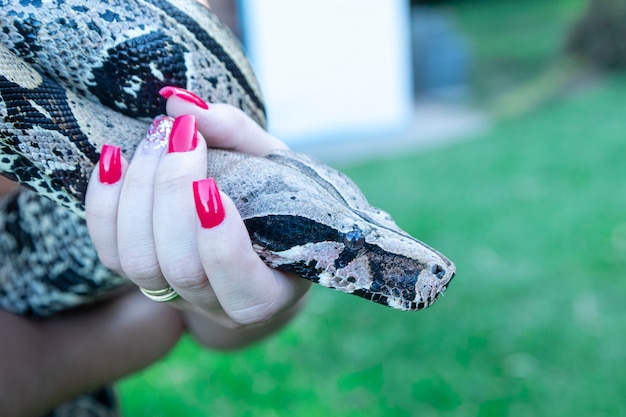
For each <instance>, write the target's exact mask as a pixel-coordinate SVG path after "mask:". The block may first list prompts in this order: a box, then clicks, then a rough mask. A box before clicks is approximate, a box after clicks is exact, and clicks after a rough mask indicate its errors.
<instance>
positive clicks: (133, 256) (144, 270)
mask: <svg viewBox="0 0 626 417" xmlns="http://www.w3.org/2000/svg"><path fill="white" fill-rule="evenodd" d="M120 264H121V266H122V270H123V271H124V275H126V276H127V277H128V278H129V279H130V280H131V281H134V282H136V283H138V284H140V283H141V282H146V281H149V280H151V279H153V278H156V277H159V276H160V275H161V269H160V268H159V263H158V262H157V259H156V257H155V256H154V255H152V254H147V253H143V254H141V253H136V252H135V253H133V252H129V253H126V254H125V255H123V256H121V259H120Z"/></svg>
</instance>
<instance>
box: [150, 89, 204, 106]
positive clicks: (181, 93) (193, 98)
mask: <svg viewBox="0 0 626 417" xmlns="http://www.w3.org/2000/svg"><path fill="white" fill-rule="evenodd" d="M159 94H160V95H161V97H164V98H170V97H172V96H176V97H178V98H180V99H181V100H185V101H186V102H188V103H191V104H195V105H196V106H198V107H200V108H201V109H204V110H208V109H209V105H208V104H207V103H206V101H204V100H202V99H201V98H200V97H198V96H197V95H195V94H194V93H192V92H190V91H187V90H185V89H182V88H179V87H171V86H167V87H163V88H162V89H160V90H159Z"/></svg>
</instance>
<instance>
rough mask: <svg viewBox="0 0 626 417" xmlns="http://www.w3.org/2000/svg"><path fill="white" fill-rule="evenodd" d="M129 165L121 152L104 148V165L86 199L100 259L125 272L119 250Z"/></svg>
mask: <svg viewBox="0 0 626 417" xmlns="http://www.w3.org/2000/svg"><path fill="white" fill-rule="evenodd" d="M127 169H128V163H127V162H126V160H125V159H124V158H123V157H122V156H121V152H120V148H119V147H116V146H110V145H104V146H103V149H102V152H101V153H100V162H98V163H97V164H96V166H95V169H94V171H93V174H92V175H91V178H90V179H89V184H88V186H87V194H86V196H85V211H86V220H87V230H88V231H89V236H90V237H91V240H92V242H93V244H94V247H95V248H96V252H97V253H98V258H99V259H100V261H101V262H102V263H103V264H104V266H106V267H107V268H109V269H111V270H113V271H116V272H118V273H121V272H122V267H121V264H120V261H119V252H118V246H117V215H118V211H117V207H118V203H119V199H120V193H121V190H122V183H123V173H124V172H126V171H127Z"/></svg>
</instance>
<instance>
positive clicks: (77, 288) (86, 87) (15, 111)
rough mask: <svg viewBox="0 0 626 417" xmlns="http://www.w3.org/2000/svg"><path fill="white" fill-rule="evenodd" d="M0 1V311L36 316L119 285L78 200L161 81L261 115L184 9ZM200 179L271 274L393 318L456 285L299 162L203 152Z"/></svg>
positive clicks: (323, 175) (339, 186)
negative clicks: (240, 222)
mask: <svg viewBox="0 0 626 417" xmlns="http://www.w3.org/2000/svg"><path fill="white" fill-rule="evenodd" d="M0 6H1V7H0V10H1V11H0V118H1V119H0V172H1V173H2V175H4V176H6V177H8V178H10V179H12V180H15V181H18V182H20V183H21V184H23V185H24V186H25V187H27V188H29V189H31V190H33V191H26V190H24V191H22V192H21V193H19V194H18V195H17V196H13V197H9V198H6V199H5V200H4V201H2V202H1V203H0V209H1V210H2V212H3V214H2V216H0V250H1V252H0V307H1V308H3V309H6V310H9V311H13V312H16V313H19V314H23V315H31V316H47V315H51V314H54V313H56V312H59V311H62V310H65V309H69V308H72V307H74V306H77V305H81V304H85V303H88V302H90V301H93V300H95V299H97V298H98V297H100V296H101V295H103V294H106V293H107V292H108V291H109V290H111V289H113V288H115V287H117V286H119V285H121V284H122V283H123V280H122V279H121V278H120V277H117V276H116V275H115V274H113V273H111V272H109V271H108V270H106V268H104V267H103V266H102V265H101V264H100V263H99V262H98V259H97V256H96V254H95V250H94V249H93V246H92V245H91V243H90V241H89V237H88V234H87V232H86V227H85V224H84V221H83V220H82V219H83V218H84V197H85V191H86V186H87V181H88V178H89V175H90V173H91V170H92V169H93V166H94V164H95V163H96V162H97V160H98V157H99V150H100V149H101V146H102V145H103V144H104V143H113V144H116V145H119V146H120V147H121V148H122V152H123V153H124V155H125V156H126V157H127V158H130V157H131V156H132V152H133V151H134V149H135V147H136V145H137V143H138V142H139V141H140V140H141V138H142V137H143V136H144V134H145V132H146V130H147V127H148V121H149V120H150V119H151V118H153V117H155V116H157V115H159V114H162V113H164V103H165V102H164V100H163V99H162V98H160V97H159V96H158V90H159V89H160V88H161V87H163V86H166V85H173V86H179V87H182V88H186V89H188V90H190V91H193V92H195V93H197V94H198V95H200V96H201V97H203V98H205V99H207V100H208V101H209V102H222V103H229V104H231V105H234V106H236V107H239V108H240V109H242V110H243V111H244V112H246V113H247V114H248V115H249V116H250V117H251V118H252V119H253V120H255V121H256V122H257V123H259V124H260V125H261V126H265V111H264V107H263V101H262V98H261V93H260V89H259V87H258V85H257V82H256V80H255V78H254V75H253V74H252V71H251V69H250V66H249V64H248V63H247V61H246V60H245V57H244V55H243V53H242V51H241V49H240V48H239V46H238V43H237V42H236V41H235V40H234V39H233V37H232V35H230V33H229V31H228V30H226V29H225V28H224V27H223V26H222V25H221V24H220V23H219V22H218V21H217V19H216V18H215V16H214V15H213V14H212V13H211V12H209V11H208V10H207V9H205V8H204V7H203V6H201V5H200V4H199V3H197V2H196V1H193V0H104V1H98V2H90V3H85V2H82V1H78V0H47V1H41V0H0ZM207 174H208V176H212V177H214V178H215V179H216V181H217V183H218V185H219V187H220V189H221V190H222V191H224V192H225V193H227V194H228V195H229V196H231V198H232V199H233V201H234V202H235V204H236V205H237V208H238V209H239V211H240V213H241V215H242V218H243V219H244V222H245V224H246V226H247V228H248V231H249V233H250V238H251V240H252V243H253V247H254V249H255V251H256V252H257V253H258V254H259V256H260V257H261V258H262V259H263V260H264V261H265V262H266V263H267V264H268V265H270V266H271V267H273V268H277V269H280V270H283V271H287V272H292V273H295V274H298V275H300V276H302V277H304V278H307V279H310V280H312V281H313V282H317V283H319V284H321V285H323V286H326V287H329V288H334V289H337V290H339V291H342V292H345V293H350V294H354V295H358V296H361V297H363V298H366V299H369V300H372V301H375V302H377V303H380V304H383V305H387V306H390V307H393V308H397V309H400V310H420V309H423V308H426V307H428V306H430V305H432V304H433V303H434V302H435V301H436V300H437V299H438V297H439V295H440V294H441V293H443V292H444V291H445V290H446V289H447V287H448V284H449V282H450V280H451V279H452V278H453V276H454V273H455V267H454V265H453V264H452V263H451V262H450V261H449V260H448V259H447V258H446V257H445V256H443V255H442V254H440V253H439V252H437V251H436V250H434V249H433V248H431V247H429V246H428V245H426V244H424V243H422V242H420V241H419V240H417V239H415V238H413V237H411V236H410V235H408V234H407V233H406V232H404V231H402V230H401V229H400V228H399V227H398V226H397V225H396V224H395V223H394V222H393V220H392V219H391V217H390V216H389V215H388V214H387V213H385V212H384V211H381V210H379V209H377V208H374V207H371V206H370V205H369V204H368V203H367V201H366V199H365V197H364V196H363V195H362V194H361V192H360V191H359V190H358V188H357V186H356V185H355V184H354V183H353V182H352V181H350V180H349V179H348V178H346V177H345V176H344V175H342V174H340V173H339V172H337V171H335V170H333V169H331V168H329V167H327V166H325V165H323V164H321V163H319V162H317V161H315V160H313V159H311V158H308V157H306V156H304V155H299V154H296V153H293V152H288V151H278V152H273V153H271V154H269V155H267V156H266V157H264V158H256V157H248V156H244V155H240V154H235V153H232V152H226V151H217V150H213V151H210V153H209V166H208V169H207ZM42 197H45V198H42ZM96 397H97V396H92V397H91V398H96ZM86 398H87V397H86ZM84 401H87V402H88V401H89V400H84ZM97 403H98V401H97V400H96V401H95V402H94V404H97ZM106 408H107V407H105V409H106ZM108 409H111V407H108ZM59 415H61V414H59ZM85 415H106V414H97V413H94V414H85ZM112 415H113V414H112Z"/></svg>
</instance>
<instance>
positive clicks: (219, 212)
mask: <svg viewBox="0 0 626 417" xmlns="http://www.w3.org/2000/svg"><path fill="white" fill-rule="evenodd" d="M193 198H194V201H195V202H196V211H197V212H198V218H199V219H200V224H201V225H202V227H204V228H205V229H210V228H212V227H215V226H217V225H218V224H220V223H222V221H223V220H224V216H225V213H224V206H223V205H222V197H220V192H219V190H218V189H217V184H215V180H214V179H213V178H207V179H204V180H200V181H194V182H193Z"/></svg>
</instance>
